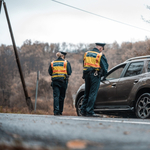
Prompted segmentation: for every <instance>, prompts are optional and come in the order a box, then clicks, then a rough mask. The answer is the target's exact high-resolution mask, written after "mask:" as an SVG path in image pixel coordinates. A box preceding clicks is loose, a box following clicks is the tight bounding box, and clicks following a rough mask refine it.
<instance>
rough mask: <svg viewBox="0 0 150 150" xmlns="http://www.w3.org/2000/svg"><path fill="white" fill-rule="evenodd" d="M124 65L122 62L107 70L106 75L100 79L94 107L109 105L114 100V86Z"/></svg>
mask: <svg viewBox="0 0 150 150" xmlns="http://www.w3.org/2000/svg"><path fill="white" fill-rule="evenodd" d="M124 67H125V64H122V65H119V66H117V67H116V68H114V69H112V70H111V71H109V73H108V74H107V76H106V77H105V78H104V79H103V80H102V81H101V83H100V87H99V90H98V93H97V98H96V102H95V107H97V108H98V107H99V106H102V105H110V104H111V103H112V102H114V101H115V100H116V97H117V95H116V87H117V84H118V81H119V79H120V76H121V74H122V72H123V69H124Z"/></svg>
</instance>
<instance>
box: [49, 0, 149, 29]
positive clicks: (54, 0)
mask: <svg viewBox="0 0 150 150" xmlns="http://www.w3.org/2000/svg"><path fill="white" fill-rule="evenodd" d="M52 1H53V2H56V3H59V4H62V5H65V6H68V7H71V8H74V9H77V10H80V11H83V12H85V13H89V14H91V15H94V16H97V17H101V18H104V19H107V20H110V21H114V22H117V23H120V24H123V25H127V26H130V27H133V28H137V29H140V30H144V31H148V32H150V30H147V29H143V28H140V27H137V26H133V25H130V24H127V23H124V22H121V21H118V20H114V19H111V18H107V17H104V16H101V15H98V14H96V13H92V12H90V11H86V10H84V9H80V8H78V7H74V6H71V5H68V4H65V3H62V2H59V1H56V0H52Z"/></svg>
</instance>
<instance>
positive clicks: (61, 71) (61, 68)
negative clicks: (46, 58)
mask: <svg viewBox="0 0 150 150" xmlns="http://www.w3.org/2000/svg"><path fill="white" fill-rule="evenodd" d="M51 68H52V71H53V73H52V78H64V79H65V78H66V75H67V61H66V60H64V61H63V60H62V61H52V62H51Z"/></svg>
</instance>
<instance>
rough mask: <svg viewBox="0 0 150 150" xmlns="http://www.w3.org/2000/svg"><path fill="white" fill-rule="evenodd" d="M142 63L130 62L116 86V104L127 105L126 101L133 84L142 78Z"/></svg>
mask: <svg viewBox="0 0 150 150" xmlns="http://www.w3.org/2000/svg"><path fill="white" fill-rule="evenodd" d="M143 67H144V61H138V62H131V63H130V64H129V65H128V67H127V70H126V71H125V72H124V75H123V77H122V78H120V80H119V82H118V84H117V102H118V103H120V104H127V99H128V97H129V95H130V92H131V90H132V88H133V86H134V85H135V84H137V83H138V81H139V79H141V78H142V77H143V74H142V73H143Z"/></svg>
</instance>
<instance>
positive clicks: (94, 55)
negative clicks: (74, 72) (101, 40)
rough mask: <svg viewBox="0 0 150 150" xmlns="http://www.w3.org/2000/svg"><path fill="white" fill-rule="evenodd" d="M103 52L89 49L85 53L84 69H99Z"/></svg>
mask: <svg viewBox="0 0 150 150" xmlns="http://www.w3.org/2000/svg"><path fill="white" fill-rule="evenodd" d="M101 56H102V53H98V52H93V51H88V52H86V53H85V54H84V70H87V69H88V68H90V67H92V68H95V69H99V68H101V67H100V60H101Z"/></svg>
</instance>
